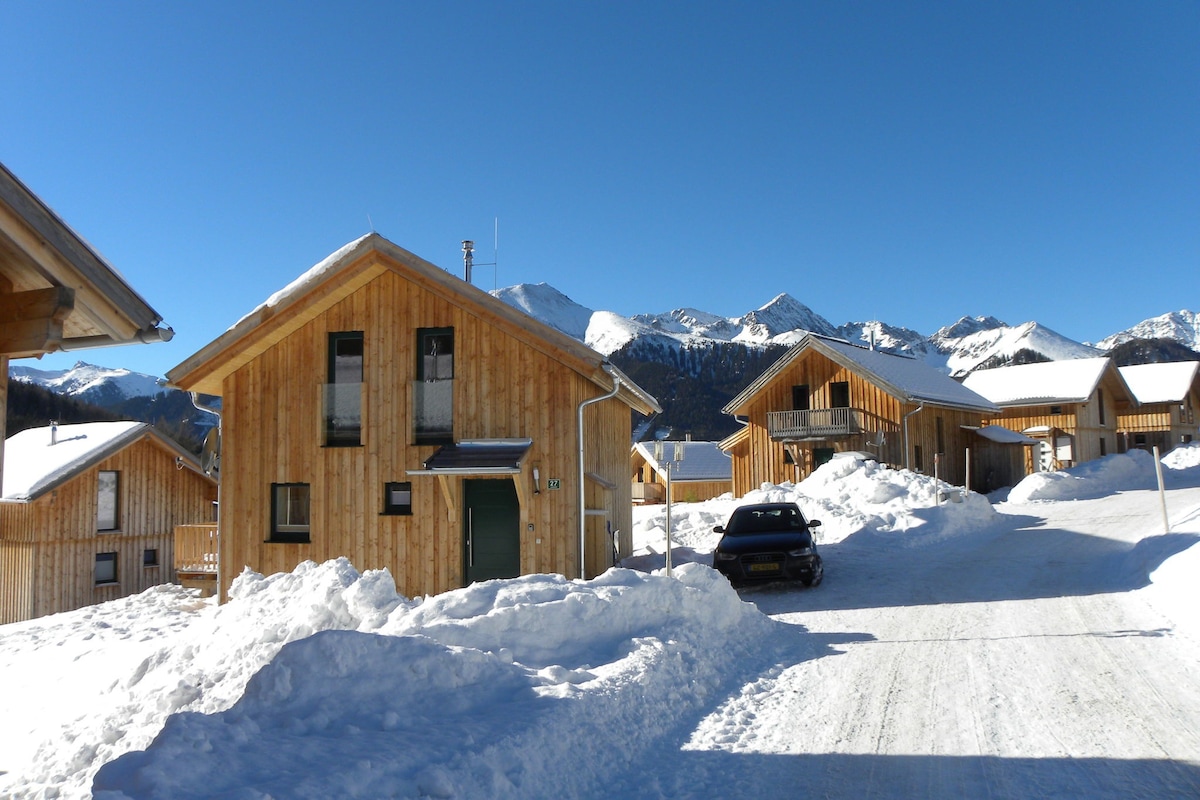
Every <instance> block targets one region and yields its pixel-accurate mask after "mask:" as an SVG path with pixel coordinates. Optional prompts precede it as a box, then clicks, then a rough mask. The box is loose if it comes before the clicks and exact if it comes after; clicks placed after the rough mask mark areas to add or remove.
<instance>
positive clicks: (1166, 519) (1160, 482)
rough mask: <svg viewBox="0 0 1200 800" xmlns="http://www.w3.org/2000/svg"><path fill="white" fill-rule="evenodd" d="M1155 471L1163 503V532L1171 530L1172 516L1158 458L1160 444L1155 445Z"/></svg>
mask: <svg viewBox="0 0 1200 800" xmlns="http://www.w3.org/2000/svg"><path fill="white" fill-rule="evenodd" d="M1154 472H1155V474H1157V475H1158V502H1159V503H1160V504H1161V505H1162V515H1163V533H1170V532H1171V518H1170V517H1168V516H1167V492H1166V487H1164V486H1163V474H1162V461H1160V460H1159V458H1158V445H1154Z"/></svg>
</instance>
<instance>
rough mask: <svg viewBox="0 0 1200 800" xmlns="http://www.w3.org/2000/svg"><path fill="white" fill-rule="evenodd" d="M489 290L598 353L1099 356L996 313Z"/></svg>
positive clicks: (949, 361) (948, 361)
mask: <svg viewBox="0 0 1200 800" xmlns="http://www.w3.org/2000/svg"><path fill="white" fill-rule="evenodd" d="M492 294H493V295H495V296H496V297H499V298H500V299H501V300H504V301H505V302H507V303H509V304H510V305H513V306H516V307H517V308H520V309H521V310H522V311H524V312H526V313H527V314H529V315H530V316H533V317H535V318H537V319H540V320H542V321H543V322H546V323H547V324H549V325H551V326H553V327H555V328H557V329H558V330H560V331H563V332H564V333H567V334H568V335H571V336H574V337H575V338H576V339H580V340H582V341H583V342H585V343H586V344H587V345H588V346H589V347H592V348H593V349H595V350H597V351H599V352H601V353H604V354H605V355H611V354H612V353H614V352H616V351H618V350H620V349H622V348H623V347H626V346H627V345H629V344H630V343H633V342H636V345H637V348H638V350H639V352H672V351H676V352H677V351H679V350H681V349H702V348H711V347H713V346H715V345H717V344H719V343H734V344H743V345H746V346H748V347H752V348H763V347H766V346H768V345H789V344H793V343H795V342H797V341H799V340H800V338H801V337H803V336H804V334H805V333H808V332H810V331H811V332H813V333H818V334H821V335H823V336H833V337H836V338H839V339H845V340H847V341H851V342H855V343H861V344H864V345H870V346H873V347H877V348H879V349H880V350H886V351H889V352H894V353H903V354H906V355H911V356H913V357H914V358H921V359H924V360H926V361H927V362H929V363H930V364H932V365H933V366H935V367H937V368H939V369H941V370H944V371H945V372H948V373H949V374H951V375H954V376H956V377H957V376H962V375H966V374H967V373H969V372H970V371H971V370H973V369H975V368H977V367H978V366H979V365H981V364H984V363H987V362H992V363H995V362H997V361H1001V362H1003V361H1007V360H1008V359H1011V358H1012V357H1013V356H1014V355H1015V354H1017V353H1019V352H1021V351H1029V352H1032V353H1034V354H1037V355H1040V356H1042V357H1044V358H1048V359H1050V360H1061V359H1071V358H1088V357H1091V356H1095V355H1098V354H1100V353H1101V351H1100V350H1098V349H1096V348H1094V347H1090V346H1088V345H1085V344H1082V343H1080V342H1076V341H1074V340H1072V339H1068V338H1067V337H1065V336H1063V335H1061V334H1059V333H1056V332H1055V331H1053V330H1051V329H1050V328H1047V327H1046V326H1044V325H1041V324H1040V323H1037V322H1026V323H1024V324H1021V325H1017V326H1010V325H1007V324H1006V323H1004V322H1002V321H1000V320H998V319H996V318H995V317H962V318H961V319H959V320H958V321H957V322H955V323H953V324H952V325H948V326H946V327H944V328H941V329H940V330H938V331H937V332H936V333H934V334H933V335H932V336H925V335H923V334H921V333H918V332H917V331H914V330H911V329H909V328H903V327H896V326H893V325H888V324H887V323H884V322H881V321H879V320H871V321H868V322H848V323H846V324H845V325H842V326H840V327H835V326H834V325H833V324H831V323H830V322H829V320H827V319H825V318H824V317H822V316H821V315H820V314H818V313H816V312H815V311H813V310H812V309H811V308H809V307H808V306H806V305H804V304H803V303H801V302H800V301H798V300H796V299H795V298H794V297H791V296H790V295H787V294H780V295H777V296H776V297H775V298H773V299H772V300H771V301H770V302H769V303H767V304H766V305H764V306H762V307H761V308H757V309H755V310H753V311H750V312H747V313H746V314H743V315H742V316H740V317H722V316H719V315H716V314H710V313H708V312H705V311H700V310H698V309H695V308H679V309H675V310H673V311H666V312H662V313H659V314H637V315H635V316H633V317H622V316H620V315H618V314H614V313H612V312H610V311H592V310H590V309H588V308H586V307H584V306H581V305H579V304H578V303H576V302H575V301H573V300H571V299H570V298H568V297H566V296H565V295H563V294H562V293H561V292H559V291H558V290H556V289H555V288H554V287H552V286H549V285H547V284H544V283H540V284H537V285H534V286H531V285H527V284H526V285H520V286H513V287H509V288H507V289H498V290H496V291H494V292H492ZM1185 313H1186V312H1185ZM581 330H582V331H583V333H582V335H580V331H581Z"/></svg>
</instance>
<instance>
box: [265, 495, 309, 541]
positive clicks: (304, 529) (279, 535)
mask: <svg viewBox="0 0 1200 800" xmlns="http://www.w3.org/2000/svg"><path fill="white" fill-rule="evenodd" d="M310 501H311V490H310V487H309V485H308V484H307V483H272V484H271V538H270V539H268V540H267V541H271V542H287V543H295V544H305V543H307V542H310V541H312V540H311V539H310V538H309V537H310V534H311V531H310V525H309V506H310Z"/></svg>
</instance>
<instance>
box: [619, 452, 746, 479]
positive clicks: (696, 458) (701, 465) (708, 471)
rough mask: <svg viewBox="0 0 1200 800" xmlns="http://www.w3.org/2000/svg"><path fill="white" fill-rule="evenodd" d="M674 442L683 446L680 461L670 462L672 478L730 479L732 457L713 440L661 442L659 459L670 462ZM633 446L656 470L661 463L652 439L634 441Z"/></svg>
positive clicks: (661, 470)
mask: <svg viewBox="0 0 1200 800" xmlns="http://www.w3.org/2000/svg"><path fill="white" fill-rule="evenodd" d="M677 445H682V446H683V460H682V461H672V464H671V480H672V481H728V480H732V479H733V459H732V458H730V457H729V455H728V454H727V453H725V452H722V450H721V448H720V447H718V446H717V442H663V461H671V460H672V459H673V458H674V456H675V448H676V446H677ZM633 449H634V450H636V451H637V452H638V453H639V454H641V456H642V458H644V459H646V463H647V464H649V465H650V466H651V467H653V468H654V470H655V471H656V472H660V473H661V472H663V465H662V464H660V463H659V462H658V460H657V459H656V458H655V457H654V443H653V442H638V443H637V444H635V445H634V446H633Z"/></svg>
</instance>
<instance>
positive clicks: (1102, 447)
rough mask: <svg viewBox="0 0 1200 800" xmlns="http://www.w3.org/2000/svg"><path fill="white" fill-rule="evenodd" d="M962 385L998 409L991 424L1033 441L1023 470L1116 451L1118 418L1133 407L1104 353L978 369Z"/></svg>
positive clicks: (1059, 466)
mask: <svg viewBox="0 0 1200 800" xmlns="http://www.w3.org/2000/svg"><path fill="white" fill-rule="evenodd" d="M963 386H965V387H967V388H969V389H971V390H973V391H975V392H978V393H979V394H981V395H983V396H984V397H986V398H987V399H989V400H991V401H992V402H993V403H995V404H996V405H997V406H999V407H1000V413H999V414H997V415H994V416H992V417H991V418H990V420H989V421H990V422H991V424H994V425H1000V426H1002V427H1005V428H1008V429H1009V430H1012V431H1017V432H1018V433H1023V434H1025V435H1026V436H1029V437H1032V438H1034V439H1037V440H1038V443H1039V447H1038V448H1036V451H1037V455H1036V456H1034V459H1035V460H1034V461H1033V463H1030V464H1028V465H1027V470H1028V471H1036V470H1058V469H1066V468H1068V467H1072V466H1074V465H1076V464H1079V463H1082V462H1084V461H1091V460H1092V459H1095V458H1100V457H1101V456H1104V455H1108V454H1109V453H1116V452H1118V451H1119V441H1118V435H1117V427H1118V418H1119V416H1120V415H1121V414H1126V413H1128V412H1129V411H1130V410H1132V409H1133V408H1135V407H1136V406H1137V401H1136V400H1135V399H1134V397H1133V395H1132V393H1131V392H1130V391H1129V387H1128V385H1126V383H1125V380H1124V378H1122V377H1121V373H1120V372H1118V371H1117V368H1116V366H1115V365H1114V364H1113V362H1112V361H1111V360H1110V359H1108V358H1105V357H1099V358H1080V359H1073V360H1067V361H1046V362H1041V363H1037V364H1020V365H1018V366H1013V367H997V368H996V369H987V370H978V371H976V372H972V373H971V374H970V375H968V376H967V377H966V379H965V380H964V381H963Z"/></svg>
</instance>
